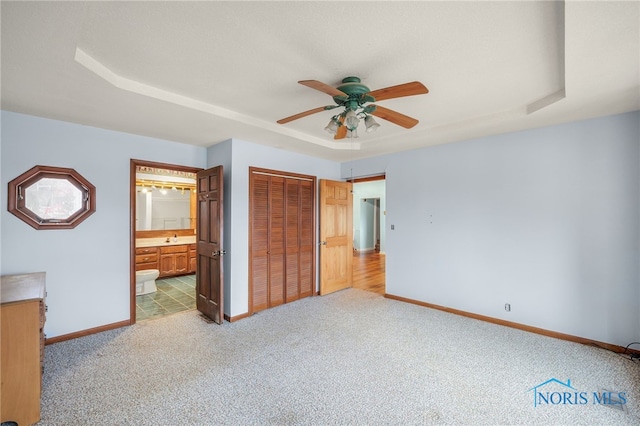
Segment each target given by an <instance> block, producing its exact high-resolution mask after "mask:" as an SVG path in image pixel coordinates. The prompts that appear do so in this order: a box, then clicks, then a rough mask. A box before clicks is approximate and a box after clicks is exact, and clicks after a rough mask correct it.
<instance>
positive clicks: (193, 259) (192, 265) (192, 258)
mask: <svg viewBox="0 0 640 426" xmlns="http://www.w3.org/2000/svg"><path fill="white" fill-rule="evenodd" d="M197 256H198V255H197V253H196V245H195V244H189V272H191V273H195V272H196V263H197V260H198V257H197Z"/></svg>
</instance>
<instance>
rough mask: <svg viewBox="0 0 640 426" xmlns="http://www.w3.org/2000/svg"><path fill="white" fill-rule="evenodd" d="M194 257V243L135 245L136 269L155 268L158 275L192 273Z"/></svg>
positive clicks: (194, 270)
mask: <svg viewBox="0 0 640 426" xmlns="http://www.w3.org/2000/svg"><path fill="white" fill-rule="evenodd" d="M196 259H197V257H196V245H195V244H171V245H162V246H145V247H136V271H141V270H144V269H157V270H158V271H160V277H171V276H174V275H184V274H192V273H194V272H196Z"/></svg>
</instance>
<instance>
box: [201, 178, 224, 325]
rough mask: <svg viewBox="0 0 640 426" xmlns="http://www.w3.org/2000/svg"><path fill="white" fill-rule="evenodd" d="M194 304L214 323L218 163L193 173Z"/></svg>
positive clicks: (220, 317) (219, 276) (218, 295)
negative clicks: (195, 223) (195, 197)
mask: <svg viewBox="0 0 640 426" xmlns="http://www.w3.org/2000/svg"><path fill="white" fill-rule="evenodd" d="M197 182H198V185H197V190H196V192H197V195H198V215H197V217H198V226H197V230H196V240H197V247H196V256H197V259H198V261H197V265H196V306H197V308H198V310H199V311H200V312H202V314H203V315H205V316H206V317H208V318H210V319H212V320H213V321H214V322H216V323H218V324H222V322H223V321H224V312H223V306H222V305H223V273H222V272H223V268H222V255H224V253H225V252H224V250H223V245H222V242H223V232H222V227H223V214H222V212H223V210H222V207H223V206H222V203H223V199H224V198H223V171H222V166H218V167H214V168H212V169H208V170H203V171H201V172H198V174H197Z"/></svg>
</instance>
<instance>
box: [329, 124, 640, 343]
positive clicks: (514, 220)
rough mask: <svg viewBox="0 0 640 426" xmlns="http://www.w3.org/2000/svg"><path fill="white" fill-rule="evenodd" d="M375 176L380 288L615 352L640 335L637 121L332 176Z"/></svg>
mask: <svg viewBox="0 0 640 426" xmlns="http://www.w3.org/2000/svg"><path fill="white" fill-rule="evenodd" d="M351 167H353V168H354V170H353V172H352V171H351V170H350V169H351ZM380 172H386V182H387V185H386V189H387V190H386V195H387V206H386V209H387V238H386V242H387V249H386V253H387V288H386V291H387V293H390V294H393V295H397V296H402V297H407V298H411V299H415V300H419V301H424V302H429V303H434V304H438V305H442V306H447V307H450V308H455V309H460V310H463V311H468V312H473V313H477V314H481V315H486V316H490V317H494V318H500V319H504V320H508V321H514V322H517V323H522V324H527V325H531V326H535V327H540V328H543V329H547V330H553V331H557V332H562V333H567V334H571V335H575V336H582V337H586V338H590V339H594V340H598V341H603V342H608V343H614V344H618V345H625V346H626V345H627V344H628V343H630V342H632V341H638V340H640V271H639V266H638V265H639V263H640V262H639V260H640V254H639V253H640V113H639V112H633V113H627V114H622V115H616V116H611V117H604V118H599V119H594V120H587V121H581V122H575V123H570V124H564V125H558V126H553V127H547V128H541V129H534V130H528V131H522V132H517V133H511V134H504V135H498V136H492V137H486V138H482V139H477V140H470V141H465V142H460V143H453V144H447V145H441V146H436V147H431V148H425V149H420V150H414V151H410V152H404V153H398V154H394V155H388V156H384V157H378V158H374V159H370V160H361V161H356V162H354V163H353V164H352V163H349V164H343V168H342V176H343V177H346V176H349V175H350V174H351V173H353V175H355V176H360V175H370V174H375V173H380ZM392 224H393V225H395V230H394V231H391V230H390V226H391V225H392ZM417 265H419V267H418V268H417V267H416V266H417ZM505 303H510V304H511V309H512V310H511V312H505V310H504V304H505Z"/></svg>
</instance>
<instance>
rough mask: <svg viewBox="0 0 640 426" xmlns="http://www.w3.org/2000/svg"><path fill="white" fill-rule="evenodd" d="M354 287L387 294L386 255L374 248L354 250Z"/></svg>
mask: <svg viewBox="0 0 640 426" xmlns="http://www.w3.org/2000/svg"><path fill="white" fill-rule="evenodd" d="M352 287H353V288H359V289H362V290H367V291H372V292H374V293H378V294H381V295H384V294H385V288H386V284H385V255H384V253H377V252H375V251H373V250H371V251H365V252H359V251H354V252H353V283H352Z"/></svg>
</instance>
